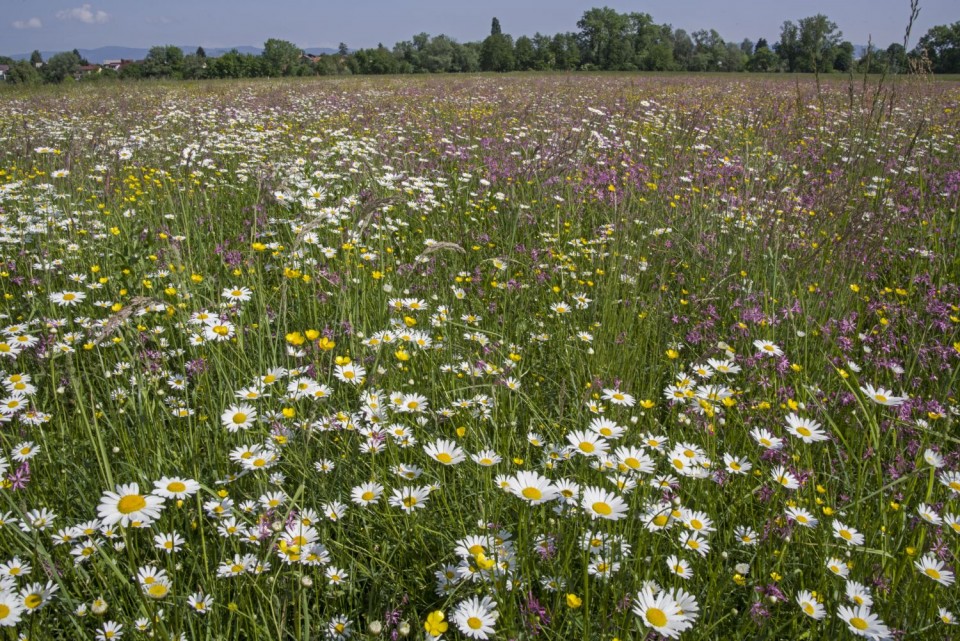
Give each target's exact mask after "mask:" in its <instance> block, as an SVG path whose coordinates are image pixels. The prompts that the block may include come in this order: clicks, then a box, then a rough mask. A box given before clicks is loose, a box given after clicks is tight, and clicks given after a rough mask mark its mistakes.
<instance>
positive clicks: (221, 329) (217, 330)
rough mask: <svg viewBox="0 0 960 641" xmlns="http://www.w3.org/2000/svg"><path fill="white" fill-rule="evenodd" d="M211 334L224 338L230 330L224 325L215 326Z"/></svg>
mask: <svg viewBox="0 0 960 641" xmlns="http://www.w3.org/2000/svg"><path fill="white" fill-rule="evenodd" d="M213 333H214V334H216V335H217V336H226V335H227V334H229V333H230V328H229V327H227V326H226V325H217V326H215V327H214V328H213Z"/></svg>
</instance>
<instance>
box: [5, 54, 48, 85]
mask: <svg viewBox="0 0 960 641" xmlns="http://www.w3.org/2000/svg"><path fill="white" fill-rule="evenodd" d="M7 77H8V78H9V80H10V82H12V83H14V84H17V85H36V84H40V83H41V82H43V78H42V77H41V76H40V72H39V71H37V68H36V67H35V66H34V65H33V63H31V62H28V61H26V60H18V61H16V62H14V63H13V64H12V65H10V69H9V70H8V71H7Z"/></svg>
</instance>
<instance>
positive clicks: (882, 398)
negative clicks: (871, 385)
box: [873, 394, 887, 403]
mask: <svg viewBox="0 0 960 641" xmlns="http://www.w3.org/2000/svg"><path fill="white" fill-rule="evenodd" d="M873 398H874V399H875V400H876V401H877V402H878V403H886V402H887V397H886V396H884V395H883V394H877V395H876V396H874V397H873Z"/></svg>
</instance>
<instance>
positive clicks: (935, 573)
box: [923, 568, 940, 581]
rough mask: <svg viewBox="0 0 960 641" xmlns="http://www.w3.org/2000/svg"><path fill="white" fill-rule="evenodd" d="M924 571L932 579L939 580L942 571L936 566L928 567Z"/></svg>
mask: <svg viewBox="0 0 960 641" xmlns="http://www.w3.org/2000/svg"><path fill="white" fill-rule="evenodd" d="M923 573H924V574H926V575H927V576H928V577H930V578H931V579H934V580H937V581H939V580H940V572H939V571H938V570H937V569H936V568H927V569H926V570H924V571H923Z"/></svg>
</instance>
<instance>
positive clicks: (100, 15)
mask: <svg viewBox="0 0 960 641" xmlns="http://www.w3.org/2000/svg"><path fill="white" fill-rule="evenodd" d="M57 17H58V18H60V19H61V20H79V21H80V22H83V23H84V24H103V23H104V22H106V21H107V20H109V19H110V14H109V13H107V12H106V11H100V10H99V9H97V10H94V8H93V7H92V6H91V5H89V4H84V5H81V6H79V7H77V8H76V9H65V10H63V11H58V12H57Z"/></svg>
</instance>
